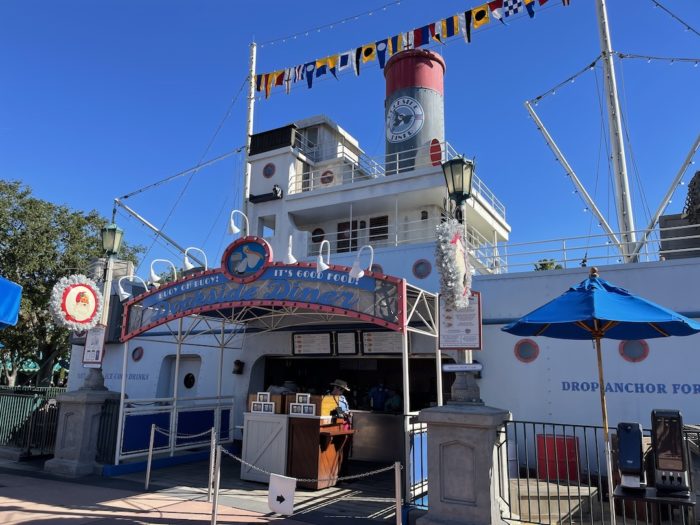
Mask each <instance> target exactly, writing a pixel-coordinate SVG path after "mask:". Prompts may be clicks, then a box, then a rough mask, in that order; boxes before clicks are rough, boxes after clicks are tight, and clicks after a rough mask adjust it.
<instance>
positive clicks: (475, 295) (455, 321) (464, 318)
mask: <svg viewBox="0 0 700 525" xmlns="http://www.w3.org/2000/svg"><path fill="white" fill-rule="evenodd" d="M440 348H441V349H453V350H454V349H458V350H481V294H480V293H479V292H472V294H471V298H470V299H469V306H467V307H466V308H459V309H454V308H448V307H447V306H446V304H445V298H444V297H443V296H442V295H441V296H440Z"/></svg>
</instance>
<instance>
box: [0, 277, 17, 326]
mask: <svg viewBox="0 0 700 525" xmlns="http://www.w3.org/2000/svg"><path fill="white" fill-rule="evenodd" d="M21 299H22V287H21V286H20V285H19V284H17V283H13V282H12V281H8V280H7V279H5V278H4V277H0V330H2V329H3V328H7V327H8V326H14V325H16V324H17V317H18V316H19V303H20V300H21Z"/></svg>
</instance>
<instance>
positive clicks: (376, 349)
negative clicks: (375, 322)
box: [362, 332, 402, 355]
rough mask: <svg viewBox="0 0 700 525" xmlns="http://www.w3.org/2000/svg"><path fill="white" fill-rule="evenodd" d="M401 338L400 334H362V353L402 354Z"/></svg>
mask: <svg viewBox="0 0 700 525" xmlns="http://www.w3.org/2000/svg"><path fill="white" fill-rule="evenodd" d="M401 338H402V335H401V333H399V332H362V353H363V354H365V355H371V354H400V353H401V352H402V350H401Z"/></svg>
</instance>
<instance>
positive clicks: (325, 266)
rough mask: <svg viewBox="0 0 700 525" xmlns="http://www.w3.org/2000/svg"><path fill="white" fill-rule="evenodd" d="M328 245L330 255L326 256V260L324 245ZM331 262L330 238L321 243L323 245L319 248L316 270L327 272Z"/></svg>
mask: <svg viewBox="0 0 700 525" xmlns="http://www.w3.org/2000/svg"><path fill="white" fill-rule="evenodd" d="M324 246H328V255H327V257H326V261H327V262H324V260H323V247H324ZM330 263H331V243H330V242H329V241H328V239H326V240H324V241H323V242H322V243H321V246H320V247H319V248H318V257H317V258H316V272H317V273H321V272H325V271H326V270H327V269H328V268H329V265H330Z"/></svg>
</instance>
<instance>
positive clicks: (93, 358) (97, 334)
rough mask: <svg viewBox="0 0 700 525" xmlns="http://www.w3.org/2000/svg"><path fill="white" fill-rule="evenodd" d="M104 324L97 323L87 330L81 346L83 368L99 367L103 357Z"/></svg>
mask: <svg viewBox="0 0 700 525" xmlns="http://www.w3.org/2000/svg"><path fill="white" fill-rule="evenodd" d="M106 330H107V328H106V327H105V326H104V325H101V324H98V325H97V326H95V327H94V328H91V329H90V330H88V333H87V337H86V338H85V348H83V366H84V367H85V368H100V366H101V364H102V358H103V357H104V341H105V331H106Z"/></svg>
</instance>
